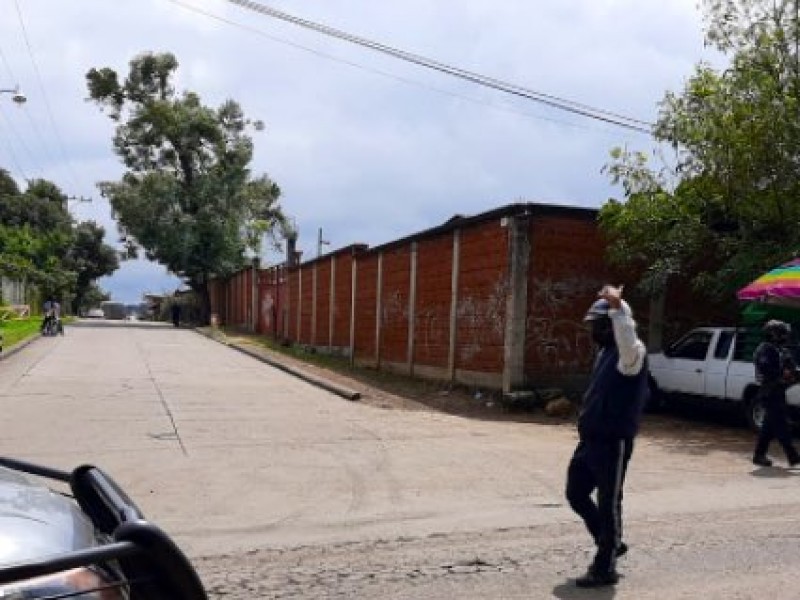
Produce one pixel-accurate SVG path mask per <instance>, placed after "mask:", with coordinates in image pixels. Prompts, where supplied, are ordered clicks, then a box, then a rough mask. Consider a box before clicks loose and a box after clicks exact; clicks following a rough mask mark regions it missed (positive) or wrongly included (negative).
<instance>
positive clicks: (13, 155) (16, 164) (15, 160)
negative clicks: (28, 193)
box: [0, 108, 28, 181]
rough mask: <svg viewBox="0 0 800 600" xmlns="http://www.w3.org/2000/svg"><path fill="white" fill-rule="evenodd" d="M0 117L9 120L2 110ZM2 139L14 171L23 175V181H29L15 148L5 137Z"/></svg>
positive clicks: (1, 137) (0, 137) (0, 110)
mask: <svg viewBox="0 0 800 600" xmlns="http://www.w3.org/2000/svg"><path fill="white" fill-rule="evenodd" d="M0 117H3V119H4V120H8V118H7V117H6V114H5V113H4V112H3V110H2V109H1V108H0ZM9 123H10V121H9ZM0 139H2V140H3V142H5V147H6V149H7V150H8V155H9V156H10V157H11V163H12V164H13V165H14V169H15V170H16V172H17V173H19V174H20V175H22V179H24V180H25V181H28V175H27V174H26V173H25V171H24V169H23V168H22V165H21V164H20V162H19V159H18V158H17V153H16V152H14V147H13V146H12V145H11V143H10V142H9V141H8V140H7V138H6V137H5V136H0Z"/></svg>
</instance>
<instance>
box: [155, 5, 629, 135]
mask: <svg viewBox="0 0 800 600" xmlns="http://www.w3.org/2000/svg"><path fill="white" fill-rule="evenodd" d="M168 1H169V2H171V3H172V4H175V5H177V6H180V7H182V8H184V9H186V10H189V11H191V12H195V13H198V14H200V15H203V16H205V17H208V18H210V19H214V20H216V21H219V22H221V23H224V24H226V25H231V26H233V27H236V28H238V29H242V30H243V31H249V32H250V33H254V34H256V35H259V36H261V37H264V38H267V39H269V40H271V41H273V42H277V43H279V44H283V45H287V46H291V47H292V48H297V49H298V50H302V51H304V52H309V53H311V54H314V55H316V56H319V57H321V58H325V59H328V60H332V61H334V62H338V63H341V64H344V65H347V66H349V67H353V68H355V69H359V70H361V71H365V72H367V73H372V74H374V75H379V76H381V77H386V78H388V79H393V80H395V81H399V82H401V83H405V84H407V85H413V86H415V87H419V88H422V89H426V90H430V91H433V92H436V93H438V94H442V95H445V96H450V97H452V98H457V99H459V100H464V101H466V102H471V103H473V104H478V105H481V106H487V107H489V108H492V109H495V110H499V111H503V112H507V113H511V114H515V115H520V116H522V117H526V118H529V119H537V120H540V121H547V122H550V123H555V124H558V125H564V126H567V127H574V128H577V129H584V130H587V131H596V132H601V133H606V134H613V135H616V133H615V132H614V131H612V130H611V129H606V128H600V127H592V126H588V125H582V124H580V123H574V122H571V121H564V120H562V119H556V118H553V117H546V116H544V115H535V114H532V113H529V112H525V111H522V110H516V109H514V108H511V107H509V106H503V105H500V104H497V103H495V102H491V101H490V100H485V99H481V98H473V97H470V96H465V95H464V94H459V93H457V92H453V91H450V90H445V89H442V88H439V87H436V86H432V85H429V84H427V83H422V82H421V81H418V80H415V79H409V78H407V77H402V76H400V75H396V74H393V73H389V72H387V71H382V70H380V69H376V68H373V67H367V66H365V65H362V64H359V63H356V62H353V61H350V60H347V59H343V58H340V57H337V56H334V55H332V54H327V53H325V52H321V51H319V50H316V49H314V48H309V47H308V46H304V45H302V44H298V43H296V42H292V41H290V40H287V39H284V38H280V37H277V36H274V35H270V34H268V33H266V32H265V31H263V30H261V29H258V28H256V27H252V26H250V25H244V24H242V23H239V22H237V21H232V20H230V19H226V18H225V17H221V16H219V15H215V14H213V13H210V12H207V11H205V10H203V9H200V8H197V7H196V6H192V5H191V4H187V3H185V2H182V1H181V0H168Z"/></svg>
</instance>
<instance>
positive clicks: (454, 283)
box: [447, 229, 461, 381]
mask: <svg viewBox="0 0 800 600" xmlns="http://www.w3.org/2000/svg"><path fill="white" fill-rule="evenodd" d="M460 255H461V230H460V229H455V230H454V231H453V260H452V261H451V263H452V267H451V272H450V347H449V349H448V353H447V373H448V376H449V378H450V381H455V380H456V328H457V325H458V271H459V265H460V263H461V260H460V258H459V257H460Z"/></svg>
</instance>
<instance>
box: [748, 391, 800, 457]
mask: <svg viewBox="0 0 800 600" xmlns="http://www.w3.org/2000/svg"><path fill="white" fill-rule="evenodd" d="M761 401H762V402H763V403H764V408H765V412H766V414H765V415H764V424H763V425H762V427H761V431H760V432H759V434H758V441H757V442H756V449H755V451H754V452H753V455H754V457H762V456H766V455H767V451H768V450H769V445H770V443H771V442H772V440H774V439H777V440H778V442H779V443H780V445H781V446H782V447H783V451H784V452H785V453H786V460H788V461H789V462H791V463H796V462H798V461H800V455H798V453H797V450H796V449H795V447H794V445H792V434H791V432H790V431H789V423H788V422H789V416H788V410H787V407H786V391H785V390H784V389H783V388H782V387H779V386H776V387H775V388H771V389H765V390H764V393H763V394H762V396H761Z"/></svg>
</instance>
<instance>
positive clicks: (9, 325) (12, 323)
mask: <svg viewBox="0 0 800 600" xmlns="http://www.w3.org/2000/svg"><path fill="white" fill-rule="evenodd" d="M41 327H42V319H41V317H32V318H30V319H13V320H9V321H2V322H0V333H1V334H2V335H3V346H4V347H5V348H8V347H10V346H13V345H14V344H17V343H19V342H21V341H23V340H25V339H27V338H29V337H32V336H34V335H36V334H37V333H39V329H41Z"/></svg>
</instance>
